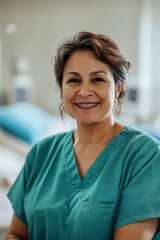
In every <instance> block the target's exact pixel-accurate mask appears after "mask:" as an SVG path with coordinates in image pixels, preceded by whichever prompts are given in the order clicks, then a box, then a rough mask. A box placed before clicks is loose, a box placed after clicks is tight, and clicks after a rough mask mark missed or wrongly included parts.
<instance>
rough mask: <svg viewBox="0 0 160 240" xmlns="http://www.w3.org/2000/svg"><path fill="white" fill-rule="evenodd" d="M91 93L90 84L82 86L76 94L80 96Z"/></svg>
mask: <svg viewBox="0 0 160 240" xmlns="http://www.w3.org/2000/svg"><path fill="white" fill-rule="evenodd" d="M92 95H93V90H92V89H91V88H90V86H82V88H81V89H79V91H78V96H80V97H84V98H86V97H88V96H92Z"/></svg>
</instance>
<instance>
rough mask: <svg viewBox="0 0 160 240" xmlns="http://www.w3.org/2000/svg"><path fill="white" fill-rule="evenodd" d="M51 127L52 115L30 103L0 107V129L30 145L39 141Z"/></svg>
mask: <svg viewBox="0 0 160 240" xmlns="http://www.w3.org/2000/svg"><path fill="white" fill-rule="evenodd" d="M52 125H53V117H52V115H51V114H50V113H48V112H46V111H45V110H43V109H41V108H40V107H38V106H36V105H33V104H31V103H28V102H21V103H14V104H11V105H6V106H1V107H0V127H1V128H3V129H5V130H6V131H8V132H9V133H11V134H14V135H15V136H17V137H19V138H22V139H23V140H25V141H27V142H29V143H31V144H33V143H35V142H36V141H38V140H40V139H41V138H42V137H43V135H45V134H46V132H47V131H49V130H50V128H51V127H52Z"/></svg>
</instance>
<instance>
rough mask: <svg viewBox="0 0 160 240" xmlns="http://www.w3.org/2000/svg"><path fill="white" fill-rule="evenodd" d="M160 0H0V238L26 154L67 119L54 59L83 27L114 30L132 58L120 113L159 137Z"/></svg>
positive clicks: (60, 129)
mask: <svg viewBox="0 0 160 240" xmlns="http://www.w3.org/2000/svg"><path fill="white" fill-rule="evenodd" d="M159 10H160V1H159V0H100V1H97V0H81V1H77V0H68V1H65V0H45V1H44V0H27V1H25V0H0V240H3V239H4V238H5V234H6V231H7V229H8V226H9V224H10V221H11V217H12V207H11V205H10V202H9V200H8V199H7V197H6V194H7V192H8V191H9V188H10V187H11V185H12V184H13V182H14V180H15V179H16V176H17V175H18V173H19V171H20V170H21V168H22V166H23V164H24V161H25V157H26V154H27V153H28V151H29V149H30V148H31V147H32V146H33V144H35V143H36V142H37V141H39V140H40V139H42V138H43V137H45V136H48V135H51V134H55V133H58V132H63V131H67V130H70V129H72V128H74V127H75V122H74V120H73V119H70V118H69V117H67V116H65V117H64V120H62V119H61V117H60V114H59V105H60V103H61V99H60V92H59V90H58V88H57V86H56V83H55V76H54V69H53V65H52V62H53V60H54V56H55V54H56V49H57V46H58V44H59V42H61V41H62V40H64V39H66V38H68V37H71V36H73V35H74V34H75V33H77V32H79V31H91V32H93V33H101V34H104V35H107V36H108V37H111V38H113V39H114V40H115V42H116V43H117V44H118V46H119V48H120V51H121V52H122V53H123V55H124V56H125V57H126V58H127V59H128V60H129V61H130V62H131V63H132V68H131V72H130V76H129V80H128V82H127V95H126V97H125V100H124V101H123V107H122V114H121V116H120V117H119V121H121V122H123V123H124V124H126V125H132V126H136V127H138V128H140V129H142V130H143V131H146V132H147V133H149V134H151V135H152V136H153V137H155V138H158V139H160V100H159V97H160V60H159V56H160V26H159V23H160V14H159Z"/></svg>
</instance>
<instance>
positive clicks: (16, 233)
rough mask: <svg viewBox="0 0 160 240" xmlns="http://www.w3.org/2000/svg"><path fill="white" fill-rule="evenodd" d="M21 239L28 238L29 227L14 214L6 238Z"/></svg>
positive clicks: (7, 239) (10, 239) (25, 239)
mask: <svg viewBox="0 0 160 240" xmlns="http://www.w3.org/2000/svg"><path fill="white" fill-rule="evenodd" d="M20 239H22V240H27V239H28V228H27V226H26V225H25V224H24V223H23V222H22V221H20V220H19V219H18V218H17V217H16V215H15V214H14V215H13V218H12V222H11V225H10V228H9V230H8V233H7V236H6V240H20Z"/></svg>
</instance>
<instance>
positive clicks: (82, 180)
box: [64, 127, 127, 189]
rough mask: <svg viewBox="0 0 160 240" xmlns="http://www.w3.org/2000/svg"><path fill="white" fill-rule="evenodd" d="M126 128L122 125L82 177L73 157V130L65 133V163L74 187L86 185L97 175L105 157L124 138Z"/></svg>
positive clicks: (79, 187) (104, 161) (108, 155)
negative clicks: (120, 129)
mask: <svg viewBox="0 0 160 240" xmlns="http://www.w3.org/2000/svg"><path fill="white" fill-rule="evenodd" d="M126 129H127V127H124V129H123V130H122V131H121V132H120V133H118V134H117V135H116V136H115V137H114V138H113V139H112V140H111V141H110V142H109V144H108V145H107V146H106V147H105V148H104V149H103V150H102V152H101V153H100V154H99V155H98V157H97V158H96V160H95V161H94V162H93V164H92V165H91V166H90V168H89V169H88V170H87V172H86V173H85V175H84V176H83V177H81V176H80V174H79V171H78V167H77V164H76V159H75V153H74V148H73V134H74V130H71V131H69V132H67V133H66V135H65V138H64V151H65V163H66V168H67V173H68V175H69V177H70V180H71V182H72V184H73V186H74V188H76V189H82V188H85V187H88V186H89V185H90V184H91V183H92V182H93V181H94V180H95V179H96V178H97V177H98V176H99V173H100V172H101V170H102V168H103V166H104V165H105V164H106V162H107V159H108V158H109V157H110V155H111V154H112V153H113V152H114V151H115V150H116V149H117V148H118V147H119V146H120V145H121V143H123V142H124V140H125V139H126V134H125V131H126Z"/></svg>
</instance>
